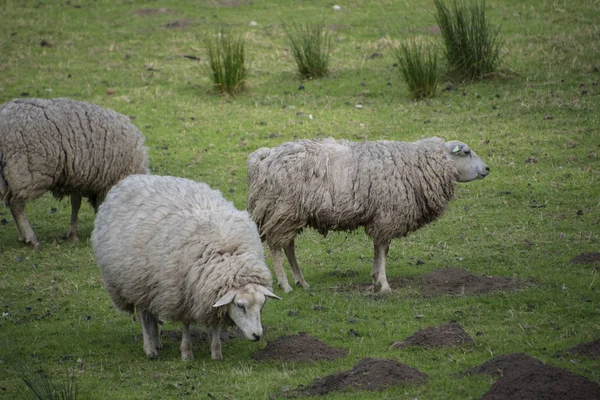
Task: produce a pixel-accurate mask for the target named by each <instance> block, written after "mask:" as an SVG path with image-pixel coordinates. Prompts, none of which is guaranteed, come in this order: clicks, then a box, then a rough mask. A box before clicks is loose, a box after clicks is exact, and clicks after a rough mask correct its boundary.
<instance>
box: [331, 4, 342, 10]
mask: <svg viewBox="0 0 600 400" xmlns="http://www.w3.org/2000/svg"><path fill="white" fill-rule="evenodd" d="M332 8H333V11H340V10H341V9H342V7H340V6H338V5H337V4H336V5H334V6H333V7H332Z"/></svg>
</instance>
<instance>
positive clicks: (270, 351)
mask: <svg viewBox="0 0 600 400" xmlns="http://www.w3.org/2000/svg"><path fill="white" fill-rule="evenodd" d="M347 355H348V351H346V350H344V349H338V348H335V347H330V346H328V345H327V344H325V343H323V342H321V341H320V340H319V339H317V338H315V337H313V336H310V335H308V334H307V333H304V332H301V333H299V334H297V335H287V336H282V337H280V338H278V339H276V340H274V341H272V342H269V343H267V347H265V348H264V349H261V350H259V351H257V352H256V353H255V354H254V359H255V360H257V361H280V362H305V363H312V362H317V361H322V360H327V361H332V360H337V359H338V358H343V357H346V356H347Z"/></svg>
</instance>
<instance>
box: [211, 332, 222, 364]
mask: <svg viewBox="0 0 600 400" xmlns="http://www.w3.org/2000/svg"><path fill="white" fill-rule="evenodd" d="M220 331H221V330H220V329H219V328H213V330H212V341H211V343H210V357H211V358H212V359H213V360H222V359H223V353H221V332H220Z"/></svg>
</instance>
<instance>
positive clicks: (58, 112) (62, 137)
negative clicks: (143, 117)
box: [0, 99, 148, 201]
mask: <svg viewBox="0 0 600 400" xmlns="http://www.w3.org/2000/svg"><path fill="white" fill-rule="evenodd" d="M143 142H144V138H143V136H142V134H141V132H140V131H139V130H138V129H137V128H135V127H134V126H133V125H132V124H131V122H130V121H129V118H128V117H126V116H124V115H121V114H119V113H117V112H115V111H112V110H107V109H104V108H102V107H99V106H97V105H94V104H90V103H86V102H79V101H74V100H70V99H15V100H12V101H9V102H7V103H4V104H2V105H1V106H0V153H1V154H2V157H1V158H2V161H1V162H2V166H1V167H0V171H2V175H3V177H4V180H5V181H6V184H7V185H6V186H7V190H6V193H5V198H6V196H12V197H15V198H17V199H21V200H23V201H27V200H32V199H35V198H36V197H39V196H41V195H42V194H43V193H45V192H46V191H48V190H49V191H51V192H52V193H53V195H54V196H55V197H57V198H61V197H63V196H64V195H67V194H73V193H77V194H80V195H82V196H85V197H89V196H92V195H94V196H100V197H103V196H104V195H105V194H106V192H107V191H108V189H110V187H111V186H112V185H114V184H115V183H117V182H118V181H119V180H120V179H122V178H124V177H125V176H128V175H131V174H141V173H146V172H147V170H148V157H147V151H146V148H145V147H144V146H143Z"/></svg>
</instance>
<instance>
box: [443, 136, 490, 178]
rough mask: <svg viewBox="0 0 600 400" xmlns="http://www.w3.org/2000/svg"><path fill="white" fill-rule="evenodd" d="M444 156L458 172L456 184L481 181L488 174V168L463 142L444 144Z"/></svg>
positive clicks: (454, 141)
mask: <svg viewBox="0 0 600 400" xmlns="http://www.w3.org/2000/svg"><path fill="white" fill-rule="evenodd" d="M444 155H445V156H446V159H448V160H449V161H450V162H452V164H453V165H454V167H455V168H456V171H458V179H457V181H458V182H470V181H473V180H475V179H483V178H485V177H486V176H487V175H488V174H489V173H490V167H488V166H487V164H486V163H484V162H483V160H482V159H481V158H479V156H478V155H477V154H475V152H474V151H473V150H471V149H470V148H469V146H467V145H466V144H464V143H463V142H459V141H457V140H453V141H451V142H446V143H444Z"/></svg>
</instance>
